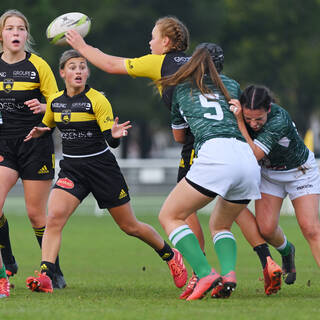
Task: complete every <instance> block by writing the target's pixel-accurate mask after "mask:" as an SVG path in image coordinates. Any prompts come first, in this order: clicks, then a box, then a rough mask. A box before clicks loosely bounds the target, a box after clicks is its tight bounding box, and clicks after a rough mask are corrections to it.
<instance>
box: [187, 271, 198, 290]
mask: <svg viewBox="0 0 320 320" xmlns="http://www.w3.org/2000/svg"><path fill="white" fill-rule="evenodd" d="M197 280H198V277H197V276H196V275H195V274H194V275H193V276H192V277H191V278H190V280H189V283H188V285H187V288H188V289H193V288H194V286H195V285H196V283H197Z"/></svg>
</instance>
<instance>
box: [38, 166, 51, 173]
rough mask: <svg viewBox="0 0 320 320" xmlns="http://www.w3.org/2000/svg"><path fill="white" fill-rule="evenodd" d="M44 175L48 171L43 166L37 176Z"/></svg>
mask: <svg viewBox="0 0 320 320" xmlns="http://www.w3.org/2000/svg"><path fill="white" fill-rule="evenodd" d="M45 173H49V170H48V168H47V166H46V165H44V166H43V167H42V168H41V169H40V170H39V171H38V174H45Z"/></svg>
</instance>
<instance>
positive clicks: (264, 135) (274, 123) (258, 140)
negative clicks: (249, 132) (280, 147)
mask: <svg viewBox="0 0 320 320" xmlns="http://www.w3.org/2000/svg"><path fill="white" fill-rule="evenodd" d="M285 129H286V127H285V126H283V125H281V119H278V118H277V117H276V118H274V119H272V120H271V121H268V122H267V123H266V124H265V125H264V126H263V130H262V131H261V132H260V133H258V135H257V136H256V137H255V139H254V143H255V144H256V145H257V146H258V147H259V148H260V149H262V150H263V152H264V153H265V154H269V153H270V151H271V150H272V149H273V147H274V146H275V145H276V144H277V143H278V142H279V141H280V140H281V139H282V138H283V137H285V136H286V134H285V132H284V130H285Z"/></svg>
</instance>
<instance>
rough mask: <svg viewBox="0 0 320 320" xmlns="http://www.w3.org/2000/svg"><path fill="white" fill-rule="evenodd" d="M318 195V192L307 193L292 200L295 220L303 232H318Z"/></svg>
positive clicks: (319, 223)
mask: <svg viewBox="0 0 320 320" xmlns="http://www.w3.org/2000/svg"><path fill="white" fill-rule="evenodd" d="M319 197H320V196H319V195H318V194H308V195H304V196H301V197H298V198H296V199H294V200H292V205H293V207H294V210H295V214H296V217H297V221H298V223H299V226H300V228H301V229H302V230H303V232H311V233H313V232H319V228H320V221H319ZM312 230H315V231H312ZM316 230H318V231H316Z"/></svg>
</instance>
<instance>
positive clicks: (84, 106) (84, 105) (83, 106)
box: [71, 102, 91, 111]
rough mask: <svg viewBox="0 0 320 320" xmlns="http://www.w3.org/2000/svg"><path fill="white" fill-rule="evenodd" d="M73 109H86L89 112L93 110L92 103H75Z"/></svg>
mask: <svg viewBox="0 0 320 320" xmlns="http://www.w3.org/2000/svg"><path fill="white" fill-rule="evenodd" d="M71 107H72V108H77V109H85V110H86V111H89V110H90V109H91V103H88V102H74V103H72V105H71Z"/></svg>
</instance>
